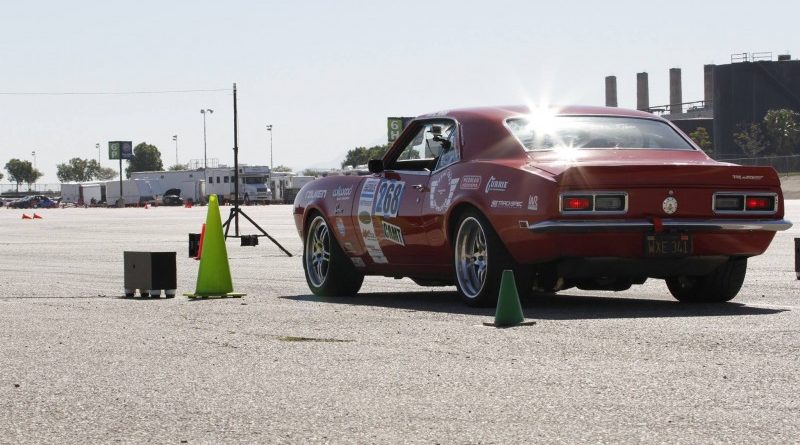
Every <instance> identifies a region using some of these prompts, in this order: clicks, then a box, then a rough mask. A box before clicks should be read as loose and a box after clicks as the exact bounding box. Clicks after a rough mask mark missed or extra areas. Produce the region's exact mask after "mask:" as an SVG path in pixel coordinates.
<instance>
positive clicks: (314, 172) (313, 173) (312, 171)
mask: <svg viewBox="0 0 800 445" xmlns="http://www.w3.org/2000/svg"><path fill="white" fill-rule="evenodd" d="M326 175H327V172H325V173H323V172H322V171H320V170H317V169H313V168H307V169H305V170H303V176H314V177H317V176H326Z"/></svg>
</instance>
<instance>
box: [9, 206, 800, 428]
mask: <svg viewBox="0 0 800 445" xmlns="http://www.w3.org/2000/svg"><path fill="white" fill-rule="evenodd" d="M245 211H246V212H247V214H248V215H249V216H251V217H253V218H254V219H255V220H256V221H257V222H258V223H259V224H262V225H263V227H264V228H265V229H266V230H267V231H268V232H269V233H270V235H272V236H273V237H274V238H276V239H277V240H278V241H279V242H280V243H281V244H283V246H284V247H286V248H287V249H288V250H289V251H290V252H293V253H294V254H295V256H294V257H292V258H288V257H286V256H285V255H284V254H283V253H282V252H281V251H280V250H279V249H278V248H276V247H275V246H274V245H272V244H271V243H270V242H269V240H267V239H265V238H261V240H260V242H261V245H259V246H257V247H240V246H239V245H238V243H236V242H234V241H229V242H228V254H229V259H230V266H231V270H232V275H233V282H234V288H235V290H236V291H237V292H244V293H246V294H247V296H246V297H244V298H242V299H222V300H199V301H192V300H189V299H187V298H186V297H182V296H179V297H177V298H175V299H163V298H162V299H141V298H134V299H125V298H122V295H123V291H122V289H123V263H122V259H123V252H124V251H126V250H144V251H176V252H177V253H178V255H177V258H178V264H177V265H178V292H179V294H180V293H182V292H191V291H193V290H194V285H195V279H196V274H197V267H198V263H197V262H196V261H195V260H193V259H190V258H188V255H187V246H188V242H187V239H188V235H187V234H188V233H190V232H199V230H200V226H201V224H202V223H203V222H204V220H205V214H206V209H205V208H204V207H194V208H192V209H186V208H163V207H159V208H150V209H143V208H128V209H84V208H71V209H46V210H37V213H38V214H39V215H41V216H42V217H43V218H42V219H36V220H22V219H21V215H22V213H23V212H25V213H28V214H30V213H31V212H30V211H22V210H7V209H2V210H0V351H2V353H1V354H0V442H2V443H34V442H50V443H57V442H69V443H74V442H82V443H95V442H103V443H106V442H155V443H221V442H225V443H235V442H242V443H252V442H274V443H328V442H331V443H527V442H532V441H540V442H563V443H575V442H589V443H607V442H620V441H626V442H640V443H661V442H670V443H675V442H693V443H699V442H705V443H707V442H736V443H748V442H749V443H753V442H758V443H765V442H769V443H789V442H796V441H797V438H798V437H800V398H798V392H797V391H798V388H799V387H800V281H798V280H796V279H795V272H794V245H793V239H794V238H797V237H800V224H798V223H800V200H790V201H787V202H786V213H787V219H789V220H791V221H793V222H794V223H795V226H794V227H792V229H790V230H789V231H786V232H779V233H778V234H777V236H776V238H775V241H774V242H773V244H772V246H771V247H770V249H769V251H768V252H767V253H766V254H765V255H763V256H760V257H757V258H754V259H752V260H751V261H750V265H749V269H748V276H747V278H746V280H745V284H744V287H743V288H742V291H741V292H740V294H739V296H738V297H737V298H736V299H735V300H733V302H732V303H729V304H722V305H681V304H678V303H677V302H676V301H674V300H673V299H672V297H671V296H670V295H669V292H668V291H667V289H666V286H665V285H664V284H663V282H661V281H655V280H650V281H648V282H647V283H646V284H645V285H643V286H634V287H633V288H632V289H631V290H628V291H625V292H619V293H611V292H595V291H591V292H589V291H579V290H570V291H567V292H564V293H560V294H558V295H557V296H554V297H540V298H531V299H525V300H524V301H523V309H524V312H525V315H526V316H527V318H528V319H530V320H533V321H535V322H536V323H535V324H534V325H533V326H524V327H516V328H510V329H495V328H491V327H485V326H483V324H482V322H484V321H491V319H492V316H493V310H490V309H473V308H468V307H466V306H464V305H462V303H461V302H460V301H459V299H458V296H457V295H456V293H455V291H454V288H422V287H419V286H417V285H415V284H414V283H412V282H411V281H410V280H407V279H404V280H394V279H391V278H382V277H368V278H367V279H366V280H365V284H364V287H363V288H362V291H361V293H360V294H359V295H357V296H353V297H346V298H336V299H323V298H318V297H315V296H313V295H310V292H309V291H308V288H307V286H306V283H305V279H304V277H303V271H302V267H301V263H300V254H301V241H300V238H299V236H298V235H297V232H296V230H295V228H294V224H293V220H292V218H291V206H286V205H280V206H265V207H247V208H246V209H245ZM222 214H223V218H224V217H225V216H227V208H225V207H223V208H222ZM241 226H242V231H243V233H246V234H247V233H255V231H254V230H253V229H252V228H251V226H249V225H248V224H247V223H246V222H245V221H244V220H242V223H241Z"/></svg>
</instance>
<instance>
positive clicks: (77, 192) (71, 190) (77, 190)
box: [61, 182, 81, 204]
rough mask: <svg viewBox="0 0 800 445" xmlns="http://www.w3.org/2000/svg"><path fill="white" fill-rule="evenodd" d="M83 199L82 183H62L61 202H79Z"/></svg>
mask: <svg viewBox="0 0 800 445" xmlns="http://www.w3.org/2000/svg"><path fill="white" fill-rule="evenodd" d="M80 200H81V184H79V183H77V182H67V183H63V184H61V203H63V204H78V203H79V202H80Z"/></svg>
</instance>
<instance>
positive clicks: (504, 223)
mask: <svg viewBox="0 0 800 445" xmlns="http://www.w3.org/2000/svg"><path fill="white" fill-rule="evenodd" d="M369 170H370V172H371V173H372V175H371V176H362V177H359V176H334V177H327V178H321V179H317V180H315V181H313V182H311V183H309V184H307V185H305V186H304V187H303V188H302V189H301V190H300V192H299V193H298V194H297V197H296V199H295V201H294V217H295V224H296V227H297V231H298V233H299V234H300V236H301V237H302V239H303V242H304V248H303V268H304V270H305V275H306V281H307V283H308V286H309V288H310V289H311V291H312V292H313V293H314V294H317V295H352V294H354V293H356V292H358V290H359V289H360V287H361V284H362V281H363V277H364V275H383V276H390V277H395V278H400V277H409V278H411V279H412V280H414V281H415V282H417V283H419V284H421V285H447V284H455V286H456V288H457V290H458V292H459V294H460V295H461V297H462V299H463V300H464V301H465V302H466V303H467V304H469V305H474V306H484V305H493V304H495V302H496V299H497V294H498V288H499V283H500V278H501V275H502V272H503V270H505V269H512V270H514V272H515V277H516V280H517V286H518V288H519V290H520V293H523V294H524V293H531V292H535V291H538V292H556V291H559V290H563V289H568V288H570V287H577V288H579V289H584V290H611V291H621V290H625V289H628V288H630V287H631V285H633V284H642V283H644V282H645V280H647V279H648V278H656V279H663V280H665V281H666V284H667V287H668V288H669V291H670V293H672V295H673V296H674V297H675V298H676V299H678V300H679V301H681V302H723V301H728V300H730V299H732V298H734V297H735V296H736V294H737V293H738V292H739V290H740V288H741V286H742V282H743V281H744V277H745V273H746V269H747V259H748V258H749V257H752V256H755V255H760V254H762V253H764V251H765V250H766V249H767V247H768V246H769V244H770V242H771V241H772V239H773V237H774V236H775V233H776V232H777V231H780V230H786V229H788V228H789V227H791V225H792V224H791V223H790V222H789V221H787V220H785V219H784V218H783V216H784V211H783V194H782V192H781V188H780V181H779V179H778V175H777V174H776V172H775V170H774V169H772V168H769V167H746V166H737V165H734V164H729V163H725V162H717V161H715V160H713V159H711V158H709V157H708V156H707V155H706V154H705V153H704V152H703V151H702V150H701V149H700V148H699V147H697V146H696V145H695V144H694V143H693V142H692V141H691V140H690V139H689V138H688V137H687V136H686V135H685V134H683V133H682V132H681V131H680V130H678V128H677V127H675V126H674V125H673V124H672V123H670V122H669V121H667V120H664V119H662V118H660V117H657V116H654V115H652V114H649V113H644V112H640V111H633V110H624V109H620V108H602V107H566V108H560V109H531V108H528V107H502V108H474V109H462V110H451V111H444V112H439V113H434V114H430V115H426V116H421V117H419V118H417V119H415V120H413V121H412V122H411V123H410V124H409V126H408V127H407V128H406V129H405V130H404V131H403V132H402V134H401V135H400V137H399V139H397V141H396V142H395V143H394V144H393V145H392V147H391V148H390V149H389V150H388V151H387V153H386V154H385V156H384V157H383V159H377V160H372V161H370V162H369Z"/></svg>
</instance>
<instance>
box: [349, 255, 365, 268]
mask: <svg viewBox="0 0 800 445" xmlns="http://www.w3.org/2000/svg"><path fill="white" fill-rule="evenodd" d="M350 261H352V262H353V266H356V267H358V268H359V269H363V268H365V267H367V265H366V264H365V263H364V260H362V259H361V258H360V257H357V256H353V257H350Z"/></svg>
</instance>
